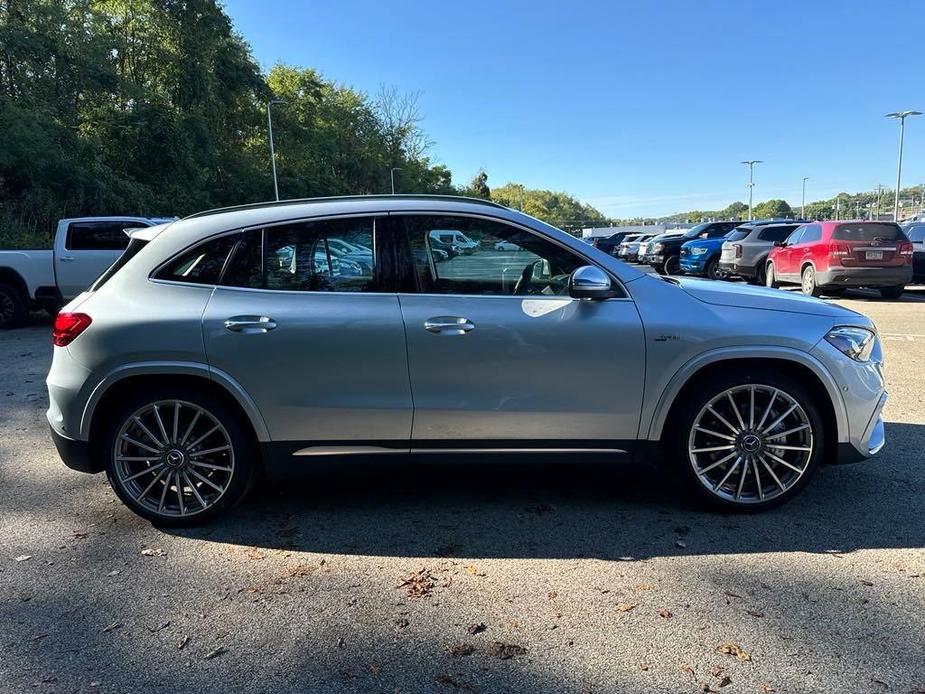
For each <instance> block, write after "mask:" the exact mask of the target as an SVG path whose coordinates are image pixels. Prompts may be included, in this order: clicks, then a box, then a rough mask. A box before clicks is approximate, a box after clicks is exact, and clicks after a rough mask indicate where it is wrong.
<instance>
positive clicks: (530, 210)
mask: <svg viewBox="0 0 925 694" xmlns="http://www.w3.org/2000/svg"><path fill="white" fill-rule="evenodd" d="M491 199H492V200H494V201H495V202H499V203H501V204H502V205H505V206H507V207H512V208H514V209H518V210H523V212H525V213H526V214H529V215H531V216H533V217H536V218H537V219H541V220H543V221H544V222H546V223H548V224H551V225H553V226H556V227H559V228H560V229H565V230H567V231H568V230H575V229H581V228H583V227H594V226H607V225H608V224H610V223H611V220H609V219H608V218H607V217H605V216H604V215H603V214H601V213H600V212H599V211H598V210H596V209H594V208H593V207H591V206H590V205H586V204H585V203H583V202H581V201H579V200H576V199H575V198H573V197H572V196H570V195H568V194H566V193H557V192H554V191H551V190H537V189H531V188H525V187H524V186H523V185H521V184H519V183H507V184H505V185H503V186H500V187H498V188H495V189H494V190H492V191H491Z"/></svg>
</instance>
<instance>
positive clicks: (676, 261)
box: [662, 255, 681, 275]
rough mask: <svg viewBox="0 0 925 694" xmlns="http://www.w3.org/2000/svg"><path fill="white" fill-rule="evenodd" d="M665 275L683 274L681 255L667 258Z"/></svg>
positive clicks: (664, 269)
mask: <svg viewBox="0 0 925 694" xmlns="http://www.w3.org/2000/svg"><path fill="white" fill-rule="evenodd" d="M662 270H663V272H662V274H663V275H679V274H681V256H679V255H669V256H668V257H667V258H665V264H664V265H663V266H662Z"/></svg>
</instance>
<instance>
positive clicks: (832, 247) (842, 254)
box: [829, 243, 851, 265]
mask: <svg viewBox="0 0 925 694" xmlns="http://www.w3.org/2000/svg"><path fill="white" fill-rule="evenodd" d="M849 255H851V249H850V248H848V247H847V246H839V245H838V244H837V243H830V244H829V257H830V258H831V259H832V261H833V262H835V263H838V264H839V265H841V264H842V262H841V261H842V258H846V257H848V256H849Z"/></svg>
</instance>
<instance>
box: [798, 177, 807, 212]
mask: <svg viewBox="0 0 925 694" xmlns="http://www.w3.org/2000/svg"><path fill="white" fill-rule="evenodd" d="M808 180H809V176H804V177H803V203H802V204H801V205H800V219H806V182H807V181H808Z"/></svg>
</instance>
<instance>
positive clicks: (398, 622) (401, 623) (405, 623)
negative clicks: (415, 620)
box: [395, 617, 411, 629]
mask: <svg viewBox="0 0 925 694" xmlns="http://www.w3.org/2000/svg"><path fill="white" fill-rule="evenodd" d="M410 624H411V622H409V621H408V620H407V619H405V618H404V617H399V618H398V619H396V620H395V626H397V627H398V628H399V629H404V628H405V627H407V626H408V625H410Z"/></svg>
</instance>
